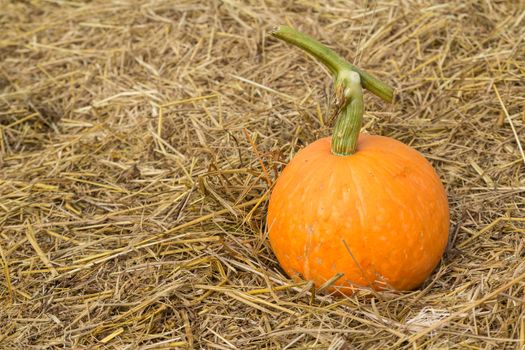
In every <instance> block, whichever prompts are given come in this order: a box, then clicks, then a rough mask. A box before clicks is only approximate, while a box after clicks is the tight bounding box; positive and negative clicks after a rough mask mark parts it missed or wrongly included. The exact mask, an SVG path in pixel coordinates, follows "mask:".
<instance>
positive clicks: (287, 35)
mask: <svg viewBox="0 0 525 350" xmlns="http://www.w3.org/2000/svg"><path fill="white" fill-rule="evenodd" d="M271 34H272V35H273V36H275V37H276V38H279V39H281V40H284V41H286V42H287V43H289V44H292V45H295V46H297V47H300V48H301V49H303V50H304V51H306V52H308V53H309V54H311V55H312V56H314V57H315V58H316V59H317V60H318V61H320V62H321V63H323V64H324V65H325V66H326V67H327V68H328V69H329V70H330V72H331V73H332V74H334V75H335V76H337V74H338V73H340V72H341V71H348V70H351V71H354V72H357V73H359V75H360V77H361V83H362V84H363V87H364V88H365V89H367V90H368V91H370V92H371V93H373V94H374V95H376V96H377V97H380V98H382V99H383V100H385V101H386V102H392V100H393V98H394V89H393V88H392V87H391V86H388V85H387V84H385V83H383V82H382V81H381V80H379V79H377V78H376V77H374V76H373V75H370V74H368V73H367V72H364V71H362V70H360V69H359V68H357V67H355V66H353V65H351V64H350V63H348V62H346V60H345V59H343V58H342V57H341V56H339V55H338V54H337V53H335V52H334V51H333V50H331V49H329V48H328V47H326V46H325V45H323V44H321V43H320V42H319V41H317V40H315V39H314V38H312V37H310V36H308V35H306V34H303V33H301V32H298V31H297V30H295V29H293V28H290V27H288V26H279V27H277V28H276V29H275V30H273V31H272V33H271Z"/></svg>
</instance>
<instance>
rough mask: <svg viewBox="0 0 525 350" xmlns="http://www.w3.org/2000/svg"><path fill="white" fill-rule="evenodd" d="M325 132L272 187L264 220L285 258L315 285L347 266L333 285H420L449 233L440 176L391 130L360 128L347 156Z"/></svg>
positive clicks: (295, 273) (289, 268)
mask: <svg viewBox="0 0 525 350" xmlns="http://www.w3.org/2000/svg"><path fill="white" fill-rule="evenodd" d="M330 140H331V138H323V139H320V140H318V141H316V142H314V143H312V144H310V145H309V146H308V147H306V148H304V149H303V150H301V151H300V152H299V153H298V154H297V155H296V156H295V157H294V158H293V160H292V161H291V162H290V163H289V164H288V165H287V166H286V168H285V169H284V171H283V172H282V174H281V175H280V177H279V178H278V180H277V183H276V185H275V188H274V190H273V192H272V195H271V199H270V204H269V209H268V218H267V225H268V231H269V237H270V243H271V246H272V248H273V250H274V252H275V255H276V256H277V259H278V260H279V263H280V264H281V266H282V268H283V269H284V270H285V271H286V273H287V274H288V275H290V276H291V277H301V278H304V279H306V280H313V281H314V282H315V284H316V285H317V286H320V285H322V284H323V283H325V282H326V281H327V280H329V279H330V278H332V277H333V276H334V275H335V274H337V273H343V274H344V276H343V277H342V278H340V279H339V280H337V282H336V283H335V284H334V286H337V287H339V288H338V289H339V290H340V291H342V292H343V293H346V294H351V293H352V290H353V288H352V286H355V285H359V286H371V287H373V288H375V289H384V288H394V289H397V290H410V289H413V288H415V287H417V286H419V285H420V284H421V283H423V282H424V280H425V279H426V278H427V277H428V276H429V275H430V274H431V272H432V270H433V269H434V268H435V267H436V265H437V264H438V262H439V260H440V258H441V256H442V254H443V252H444V250H445V247H446V244H447V241H448V230H449V209H448V203H447V196H446V193H445V190H444V188H443V185H442V184H441V181H440V179H439V177H438V176H437V174H436V173H435V171H434V169H433V168H432V166H431V165H430V163H429V162H428V161H427V160H426V159H425V158H424V157H423V156H422V155H421V154H419V153H418V152H417V151H415V150H414V149H412V148H410V147H408V146H406V145H405V144H403V143H401V142H399V141H396V140H394V139H391V138H388V137H382V136H372V135H365V134H361V135H360V136H359V141H358V149H357V152H356V153H355V154H353V155H351V156H337V155H333V154H332V153H331V151H330ZM332 289H333V288H332Z"/></svg>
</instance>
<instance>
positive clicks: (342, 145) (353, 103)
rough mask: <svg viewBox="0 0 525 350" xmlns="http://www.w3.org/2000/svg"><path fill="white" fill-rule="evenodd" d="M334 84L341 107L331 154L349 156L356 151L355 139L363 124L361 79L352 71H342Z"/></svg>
mask: <svg viewBox="0 0 525 350" xmlns="http://www.w3.org/2000/svg"><path fill="white" fill-rule="evenodd" d="M335 84H336V94H337V95H339V96H340V97H339V98H340V99H341V100H342V106H341V107H340V109H339V113H338V117H337V121H336V123H335V126H334V132H333V134H332V153H333V154H336V155H338V156H349V155H352V154H354V153H355V152H356V151H357V139H358V138H359V131H360V130H361V124H362V122H363V111H364V103H363V89H362V88H361V78H360V77H359V74H358V73H356V72H354V71H343V72H341V73H339V75H338V76H337V78H336V83H335ZM341 95H342V96H341Z"/></svg>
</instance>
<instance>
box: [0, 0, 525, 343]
mask: <svg viewBox="0 0 525 350" xmlns="http://www.w3.org/2000/svg"><path fill="white" fill-rule="evenodd" d="M285 3H287V2H283V1H273V0H269V1H261V2H260V1H253V2H244V1H237V0H228V1H226V0H225V1H208V2H200V1H183V0H181V1H148V2H143V1H112V2H106V1H93V2H75V1H61V0H53V1H38V0H35V1H12V2H11V1H0V7H1V8H2V10H1V14H0V32H1V33H2V36H1V37H0V261H1V264H0V348H1V349H60V348H67V349H136V348H138V349H161V348H181V349H190V348H195V349H197V348H210V349H263V348H264V349H331V350H336V349H385V348H407V349H416V348H418V349H419V348H421V349H423V348H429V349H430V348H431V349H437V348H462V349H479V348H481V349H523V348H525V306H524V302H525V259H524V257H525V240H524V239H523V237H524V234H525V215H524V213H525V176H524V169H525V155H524V154H523V149H522V148H523V147H524V146H525V98H524V96H525V79H524V75H525V42H524V40H523V39H524V38H525V5H524V3H523V2H522V1H510V0H509V1H464V2H461V3H460V2H443V3H442V2H432V1H417V2H416V1H402V2H398V1H382V2H375V1H369V2H359V1H358V2H355V3H353V2H347V1H336V0H334V1H329V2H324V1H323V2H321V1H320V2H313V1H309V0H308V1H300V2H297V4H295V5H286V4H285ZM290 3H291V2H290ZM287 23H288V24H290V25H293V26H294V27H296V28H298V29H300V30H301V31H303V32H305V33H308V34H309V35H311V36H314V37H316V38H318V39H319V40H320V41H322V42H324V43H326V44H328V45H330V46H331V47H332V48H333V49H335V50H336V51H337V52H339V53H340V54H341V55H343V56H344V57H346V58H347V59H348V60H349V61H350V62H351V63H354V64H356V65H357V66H358V67H360V68H362V69H364V70H367V71H369V72H370V73H372V74H374V75H375V76H377V77H378V78H380V79H382V80H384V81H387V82H388V83H390V84H392V85H393V86H394V87H395V88H396V93H397V95H396V101H395V103H394V104H392V105H387V104H385V103H383V102H381V101H379V99H378V98H376V97H374V96H372V95H371V94H369V93H368V94H367V95H366V97H365V103H366V114H365V131H366V132H369V133H373V134H380V135H385V136H390V137H393V138H396V139H398V140H400V141H403V142H405V143H407V144H410V145H411V146H412V147H414V148H416V149H417V150H418V151H420V152H421V153H423V154H424V155H425V156H426V157H427V158H428V159H429V160H430V161H431V162H432V163H433V165H434V166H435V168H436V170H437V171H438V173H439V174H440V176H441V178H442V180H443V182H444V184H445V186H446V189H447V192H448V194H449V201H450V205H451V220H452V224H451V240H450V247H449V249H448V250H447V253H446V255H445V257H444V258H443V261H442V263H441V264H440V265H439V267H438V268H437V269H436V271H435V272H434V274H433V275H432V277H431V278H430V279H429V280H428V281H427V282H426V283H425V285H423V286H422V287H421V288H420V289H419V290H416V291H413V292H407V293H397V292H396V293H394V292H384V293H379V294H378V293H372V292H369V291H366V290H363V291H361V292H359V293H357V294H356V295H354V296H352V297H349V298H338V297H334V296H330V295H325V294H323V293H322V292H321V293H318V292H314V290H313V289H312V286H311V285H310V284H309V283H307V282H304V283H293V282H292V281H291V280H290V279H289V278H287V277H286V276H285V275H284V274H283V272H282V271H281V270H280V268H279V266H278V264H277V262H276V260H275V257H274V255H273V254H272V252H271V250H270V247H269V244H268V240H267V235H266V231H265V225H264V221H265V214H266V205H267V199H268V196H269V191H270V189H271V185H272V184H273V182H274V181H275V179H276V176H277V175H278V174H279V172H280V171H281V170H282V168H283V165H284V164H286V162H288V161H289V160H290V159H291V157H292V156H293V155H294V154H295V153H296V152H297V151H298V150H299V149H301V147H304V146H305V145H307V144H308V143H310V142H312V141H314V140H315V139H317V138H319V137H321V136H326V135H329V134H330V130H331V127H332V124H333V121H330V115H331V111H332V109H333V107H334V101H333V92H332V90H331V79H330V77H329V76H328V74H327V73H326V72H325V71H324V70H323V68H322V67H321V66H320V65H319V64H316V63H315V62H314V61H313V60H312V59H311V58H309V57H307V56H305V55H304V53H302V52H300V51H299V50H297V49H295V48H292V47H290V46H288V45H285V44H283V43H281V42H278V41H277V40H275V39H273V38H271V37H269V35H268V33H269V32H270V30H271V28H272V26H274V25H277V24H287Z"/></svg>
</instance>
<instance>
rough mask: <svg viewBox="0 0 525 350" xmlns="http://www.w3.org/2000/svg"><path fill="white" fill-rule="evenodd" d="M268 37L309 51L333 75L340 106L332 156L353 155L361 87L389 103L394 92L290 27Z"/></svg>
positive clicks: (358, 119)
mask: <svg viewBox="0 0 525 350" xmlns="http://www.w3.org/2000/svg"><path fill="white" fill-rule="evenodd" d="M271 34H272V35H273V36H275V37H276V38H279V39H281V40H284V41H286V42H287V43H290V44H292V45H295V46H297V47H299V48H301V49H303V50H304V51H306V52H308V53H309V54H311V55H312V56H314V57H315V58H316V59H317V60H318V61H319V62H321V63H322V64H324V65H325V66H326V67H327V68H328V70H330V72H331V73H332V74H333V76H334V79H335V90H336V95H337V97H338V100H339V101H340V103H341V104H340V108H339V110H338V111H337V122H336V124H335V127H334V133H333V136H332V153H333V154H336V155H340V156H348V155H351V154H354V153H355V152H356V151H357V139H358V138H359V131H360V130H361V123H362V121H363V111H364V104H363V89H362V87H364V88H365V89H367V90H369V91H370V92H372V93H373V94H374V95H376V96H378V97H380V98H382V99H383V100H385V101H387V102H392V99H393V96H394V89H393V88H392V87H390V86H388V85H387V84H385V83H383V82H382V81H380V80H379V79H377V78H375V77H374V76H372V75H370V74H368V73H366V72H364V71H362V70H360V69H358V68H357V67H355V66H353V65H351V64H350V63H348V62H346V61H345V60H344V59H343V58H342V57H341V56H339V55H338V54H337V53H335V52H334V51H333V50H331V49H329V48H328V47H326V46H324V45H323V44H321V43H320V42H319V41H317V40H315V39H313V38H311V37H309V36H308V35H305V34H303V33H301V32H298V31H296V30H295V29H293V28H290V27H287V26H279V27H277V28H276V29H275V30H274V31H272V33H271ZM361 86H362V87H361Z"/></svg>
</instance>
